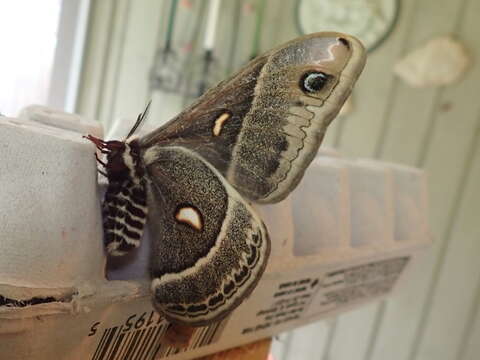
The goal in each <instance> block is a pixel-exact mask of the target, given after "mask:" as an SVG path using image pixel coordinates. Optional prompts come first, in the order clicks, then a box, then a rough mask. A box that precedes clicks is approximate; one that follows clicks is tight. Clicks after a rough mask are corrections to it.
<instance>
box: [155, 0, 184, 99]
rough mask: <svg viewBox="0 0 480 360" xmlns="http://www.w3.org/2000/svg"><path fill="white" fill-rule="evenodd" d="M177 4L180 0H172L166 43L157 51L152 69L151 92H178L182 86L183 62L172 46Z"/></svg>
mask: <svg viewBox="0 0 480 360" xmlns="http://www.w3.org/2000/svg"><path fill="white" fill-rule="evenodd" d="M177 5H178V0H172V1H171V5H170V12H169V16H168V25H167V31H166V35H165V44H164V46H163V48H159V49H158V50H157V51H156V53H155V58H154V60H153V66H152V68H151V70H150V75H149V80H150V81H149V84H150V92H151V91H153V90H162V91H165V92H176V91H178V89H179V87H180V83H181V75H180V74H181V71H180V70H181V69H180V66H181V62H180V61H178V56H177V54H176V53H175V51H174V50H173V48H172V39H173V30H174V27H175V18H176V13H177Z"/></svg>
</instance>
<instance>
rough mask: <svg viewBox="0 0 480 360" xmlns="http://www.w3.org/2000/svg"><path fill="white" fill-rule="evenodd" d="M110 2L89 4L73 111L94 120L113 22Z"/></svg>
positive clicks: (101, 87) (111, 1)
mask: <svg viewBox="0 0 480 360" xmlns="http://www.w3.org/2000/svg"><path fill="white" fill-rule="evenodd" d="M114 6H115V3H114V1H113V0H105V1H92V5H91V9H90V20H89V25H88V34H87V40H86V49H85V59H84V62H83V69H82V75H81V81H80V90H79V93H78V100H77V108H76V111H77V112H78V113H79V114H82V115H85V116H87V117H90V118H92V119H98V117H97V115H98V114H97V110H98V106H99V102H100V100H101V95H102V89H103V78H104V68H105V66H106V63H107V62H108V49H109V42H110V38H111V36H112V34H111V33H112V26H113V23H114Z"/></svg>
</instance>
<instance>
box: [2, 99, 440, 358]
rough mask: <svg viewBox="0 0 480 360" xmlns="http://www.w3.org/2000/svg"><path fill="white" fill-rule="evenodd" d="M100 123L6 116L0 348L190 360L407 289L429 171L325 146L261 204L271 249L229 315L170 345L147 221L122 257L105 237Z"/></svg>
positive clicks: (32, 111) (419, 243) (424, 243)
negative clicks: (151, 269)
mask: <svg viewBox="0 0 480 360" xmlns="http://www.w3.org/2000/svg"><path fill="white" fill-rule="evenodd" d="M102 133H103V131H102V128H101V126H100V125H99V124H98V123H96V122H94V121H89V120H86V119H84V118H81V117H79V116H78V115H74V114H67V113H62V112H59V111H55V110H53V109H49V108H45V107H40V106H31V107H28V108H26V109H25V110H24V111H23V112H22V114H21V116H20V117H19V118H7V117H0V144H1V145H0V146H1V149H2V151H1V152H0V163H1V164H2V172H1V177H0V189H1V190H0V191H1V195H2V196H1V197H0V201H1V206H0V208H1V213H0V230H1V234H2V235H1V240H0V357H1V358H9V359H25V358H28V359H52V358H55V359H68V360H72V359H73V360H76V359H82V360H83V359H88V358H90V359H95V360H105V359H111V360H115V359H123V358H125V356H127V355H128V356H131V358H135V359H139V360H147V359H161V358H168V359H192V358H196V357H199V356H203V355H207V354H210V353H213V352H217V351H220V350H223V349H227V348H230V347H233V346H238V345H241V344H244V343H248V342H251V341H254V340H257V339H260V338H264V337H267V336H272V335H275V334H277V333H279V332H282V331H286V330H290V329H293V328H296V327H298V326H301V325H304V324H307V323H310V322H312V321H318V320H320V319H323V318H326V317H330V316H334V315H336V314H339V313H342V312H345V311H348V310H350V309H353V308H356V307H359V306H362V305H364V304H366V303H369V302H372V301H376V300H378V299H381V298H383V297H385V296H388V295H389V294H391V293H392V291H394V290H398V291H401V282H402V281H405V278H408V269H409V268H410V267H411V264H412V263H413V262H414V261H419V260H418V254H420V252H421V251H422V250H424V249H426V248H428V245H429V244H430V243H431V236H430V231H429V226H428V201H427V188H426V178H425V177H426V175H425V173H424V172H423V171H422V170H419V169H416V168H411V167H406V166H401V165H396V164H390V163H386V162H379V161H373V160H368V159H348V158H344V157H342V156H341V155H340V154H338V153H337V152H336V151H335V150H333V149H321V150H320V151H319V153H318V155H317V157H316V158H315V160H314V161H313V162H312V164H311V165H310V167H309V168H308V170H307V172H306V174H305V177H304V179H303V180H302V182H301V183H300V184H299V186H298V187H297V189H295V191H294V192H293V193H292V194H291V195H290V196H289V197H288V198H287V199H285V200H284V201H282V202H280V203H278V204H274V205H265V206H257V205H255V208H256V210H257V211H258V212H259V213H260V215H261V217H262V218H263V220H264V221H265V224H266V226H267V228H268V231H269V233H270V237H271V241H272V252H271V257H270V260H269V264H268V266H267V269H266V271H265V274H264V275H263V277H262V279H261V280H260V282H259V284H258V286H257V288H256V289H255V290H254V291H253V293H252V294H251V295H250V297H249V298H248V299H246V300H245V301H244V303H242V304H241V305H240V306H239V307H238V308H237V309H236V310H235V311H234V312H233V313H232V314H231V315H230V316H229V317H228V318H226V319H225V320H223V321H221V322H219V323H216V324H214V325H210V326H208V327H203V328H198V329H197V330H195V332H194V335H193V337H192V339H191V342H190V345H189V346H188V347H187V348H174V347H168V346H165V345H162V344H161V342H160V339H161V337H162V334H163V333H164V332H165V331H166V329H167V326H168V323H167V322H166V321H165V320H164V319H163V318H162V317H160V316H159V315H158V314H157V313H156V312H155V311H154V310H153V308H152V306H151V303H150V294H149V279H148V259H149V257H150V238H149V236H148V231H147V234H146V236H145V237H144V239H143V242H142V245H141V247H140V248H139V249H137V250H136V251H134V252H132V254H130V255H128V256H126V257H124V258H117V259H108V261H107V258H106V256H105V253H104V250H103V245H102V244H103V241H102V225H101V223H102V221H101V213H100V203H101V196H102V191H103V190H104V186H105V184H104V183H101V184H100V185H98V178H97V176H98V174H97V165H96V161H95V157H94V152H95V148H94V146H93V144H91V143H90V142H88V141H86V140H84V139H82V135H85V134H93V135H95V136H99V137H101V136H102Z"/></svg>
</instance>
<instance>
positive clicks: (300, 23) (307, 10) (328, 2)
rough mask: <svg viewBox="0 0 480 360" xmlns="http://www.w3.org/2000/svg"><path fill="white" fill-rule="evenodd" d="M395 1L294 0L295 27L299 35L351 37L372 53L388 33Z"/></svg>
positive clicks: (394, 14)
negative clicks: (341, 34)
mask: <svg viewBox="0 0 480 360" xmlns="http://www.w3.org/2000/svg"><path fill="white" fill-rule="evenodd" d="M399 8H400V1H399V0H298V1H297V8H296V20H297V27H298V30H299V32H300V33H301V34H309V33H313V32H319V31H339V32H344V33H347V34H351V35H353V36H355V37H357V38H358V39H360V40H361V41H362V43H363V44H364V45H365V47H366V48H367V49H368V50H369V51H372V50H374V49H375V48H377V47H378V46H379V45H380V44H381V43H382V42H383V41H384V40H385V39H386V38H387V37H388V35H389V34H390V33H391V31H392V30H393V28H394V26H395V23H396V21H397V18H398V13H399Z"/></svg>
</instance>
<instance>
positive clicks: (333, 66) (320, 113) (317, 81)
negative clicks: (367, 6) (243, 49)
mask: <svg viewBox="0 0 480 360" xmlns="http://www.w3.org/2000/svg"><path fill="white" fill-rule="evenodd" d="M364 64H365V51H364V48H363V46H362V45H361V44H360V42H359V41H358V40H357V39H355V38H353V37H351V36H347V35H344V34H340V33H316V34H310V35H307V36H303V37H300V38H298V39H295V40H292V41H290V42H288V43H286V44H283V45H282V46H279V47H277V48H275V49H273V50H270V51H268V52H267V53H265V54H264V55H262V56H261V57H259V58H257V59H255V60H253V61H251V62H250V63H249V64H247V65H246V66H245V67H244V68H242V69H240V70H239V71H238V72H237V73H236V74H234V75H233V76H232V77H231V78H230V79H229V80H226V81H222V82H221V83H220V84H218V85H217V86H216V87H214V88H212V89H210V90H209V91H208V92H207V93H205V94H204V95H203V96H202V97H201V98H199V99H198V100H197V101H196V102H195V103H194V104H192V105H191V106H190V107H189V108H188V109H186V110H185V111H183V112H182V113H181V114H179V115H178V116H177V117H176V118H175V119H173V120H172V121H170V122H169V123H167V124H166V125H164V126H163V127H161V128H160V129H158V130H156V131H154V132H153V133H151V134H149V135H147V136H145V137H143V138H142V139H141V140H140V141H141V146H142V147H144V148H148V147H151V146H153V145H155V144H160V143H162V144H167V145H168V144H170V145H181V146H183V147H186V148H189V149H191V150H193V151H195V152H196V153H198V154H200V155H201V156H202V157H203V158H204V159H206V160H207V161H208V162H210V163H211V164H212V165H214V166H215V167H216V168H217V169H218V170H219V171H220V173H221V174H222V175H223V176H224V177H225V178H226V179H227V180H228V182H229V183H230V184H232V185H233V186H234V187H235V188H236V189H237V191H239V192H240V194H241V195H242V196H244V197H245V198H247V199H249V200H252V201H255V202H260V203H274V202H278V201H280V200H282V199H284V198H285V197H286V196H287V195H288V194H289V193H290V192H291V191H292V190H293V189H294V188H295V186H296V185H297V184H298V182H299V181H300V180H301V178H302V176H303V174H304V172H305V169H306V168H307V166H308V165H309V164H310V162H311V161H312V160H313V158H314V156H315V154H316V152H317V150H318V147H319V146H320V144H321V142H322V139H323V136H324V134H325V131H326V128H327V126H328V125H329V124H330V123H331V121H332V120H333V118H334V117H335V116H336V115H337V114H338V112H339V111H340V109H341V107H342V105H343V103H344V102H345V100H346V99H347V97H348V95H349V94H350V92H351V89H352V87H353V84H354V83H355V81H356V80H357V78H358V76H359V74H360V72H361V71H362V69H363V66H364Z"/></svg>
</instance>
